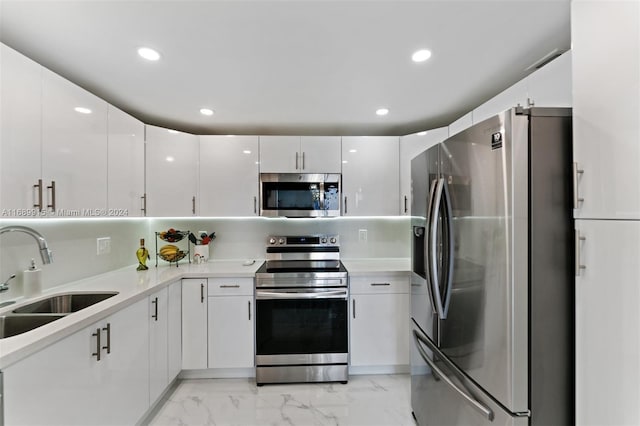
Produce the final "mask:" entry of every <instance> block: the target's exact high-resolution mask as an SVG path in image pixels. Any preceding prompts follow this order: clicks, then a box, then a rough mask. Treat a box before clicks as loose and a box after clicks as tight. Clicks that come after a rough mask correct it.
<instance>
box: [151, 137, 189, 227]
mask: <svg viewBox="0 0 640 426" xmlns="http://www.w3.org/2000/svg"><path fill="white" fill-rule="evenodd" d="M145 132H146V154H145V155H146V158H145V168H146V171H145V172H146V175H147V177H146V191H147V216H177V217H186V216H194V215H195V214H196V203H197V200H196V193H197V182H198V137H197V136H195V135H190V134H188V133H182V132H177V133H176V132H175V130H169V129H164V128H161V127H155V126H149V125H147V126H145Z"/></svg>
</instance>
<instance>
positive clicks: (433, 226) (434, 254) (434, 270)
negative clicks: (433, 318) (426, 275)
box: [429, 178, 447, 320]
mask: <svg viewBox="0 0 640 426" xmlns="http://www.w3.org/2000/svg"><path fill="white" fill-rule="evenodd" d="M443 186H444V179H443V178H440V179H439V180H438V186H437V188H436V195H435V202H434V206H433V211H432V214H431V217H430V222H431V223H430V226H429V227H430V230H429V244H430V246H431V253H430V254H431V256H430V257H431V259H430V262H431V263H430V269H431V276H432V280H431V288H432V289H433V298H434V302H435V305H436V311H437V313H438V318H439V319H441V320H443V319H446V318H447V317H446V315H445V313H444V306H443V304H442V295H441V294H440V271H438V222H439V220H438V219H439V218H440V205H441V203H442V192H443Z"/></svg>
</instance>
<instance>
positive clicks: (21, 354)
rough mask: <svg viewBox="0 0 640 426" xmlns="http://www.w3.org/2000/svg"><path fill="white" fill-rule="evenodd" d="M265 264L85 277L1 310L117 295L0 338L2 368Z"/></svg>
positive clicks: (394, 265)
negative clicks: (53, 299)
mask: <svg viewBox="0 0 640 426" xmlns="http://www.w3.org/2000/svg"><path fill="white" fill-rule="evenodd" d="M262 262H263V260H262V259H260V260H256V261H255V263H253V264H251V265H244V263H245V262H244V260H213V261H209V262H207V263H201V264H195V263H191V264H190V263H181V264H180V265H179V267H177V268H176V267H175V266H160V267H157V268H156V267H153V266H151V267H150V268H149V270H147V271H136V265H132V266H128V267H125V268H122V269H117V270H115V271H111V272H107V273H104V274H101V275H96V276H93V277H89V278H85V279H82V280H79V281H76V282H72V283H69V284H67V285H64V286H59V287H55V288H53V289H49V290H47V291H45V292H43V293H42V294H41V295H39V296H36V297H33V298H30V299H25V300H19V301H18V303H16V304H14V305H9V306H7V307H5V308H2V309H0V315H2V314H3V313H8V312H11V311H12V310H13V309H15V308H17V307H19V306H21V305H24V304H27V303H31V302H34V301H37V300H39V299H42V298H45V297H48V296H51V295H55V294H62V293H67V292H70V291H88V292H96V291H101V292H102V291H104V292H109V291H117V292H118V294H117V295H115V296H113V297H110V298H109V299H106V300H104V301H102V302H100V303H98V304H96V305H93V306H90V307H88V308H86V309H83V310H81V311H78V312H73V313H72V314H69V315H67V316H65V317H63V318H61V319H59V320H56V321H53V322H51V323H49V324H46V325H43V326H41V327H38V328H36V329H34V330H31V331H29V332H27V333H23V334H19V335H17V336H13V337H8V338H5V339H0V369H3V368H6V367H7V366H9V365H11V364H13V363H15V362H16V361H19V360H20V359H22V358H25V357H27V356H29V355H31V354H32V353H35V352H37V351H39V350H40V349H43V348H45V347H47V346H49V345H51V344H52V343H54V342H56V341H58V340H61V339H63V338H65V337H67V336H70V335H71V334H73V333H75V332H76V331H79V330H82V329H83V328H85V327H88V326H90V325H91V324H93V323H95V322H97V321H100V320H102V319H104V318H106V317H108V316H109V315H111V314H113V313H115V312H117V311H119V310H121V309H123V308H124V307H126V306H128V305H131V304H133V303H135V302H137V301H139V300H142V299H144V298H145V297H147V296H149V295H150V294H152V293H154V292H155V291H157V290H160V289H162V288H163V287H165V286H167V285H169V284H170V283H173V282H175V281H177V280H180V279H182V278H209V277H253V276H254V275H255V272H256V270H257V269H258V268H259V267H260V266H261V265H262ZM343 263H344V265H345V267H346V268H347V271H349V274H350V275H371V273H376V272H408V271H410V268H411V265H410V261H409V259H408V258H378V259H345V260H343Z"/></svg>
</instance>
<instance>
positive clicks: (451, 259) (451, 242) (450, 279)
mask: <svg viewBox="0 0 640 426" xmlns="http://www.w3.org/2000/svg"><path fill="white" fill-rule="evenodd" d="M442 182H443V193H444V203H445V213H446V215H447V236H448V249H449V250H448V254H447V256H446V257H445V259H446V261H447V276H446V282H447V289H446V294H445V296H444V308H443V313H444V315H443V317H442V319H446V318H447V314H448V313H449V305H450V304H451V290H452V287H453V266H454V264H453V263H454V257H453V255H454V250H455V240H454V236H453V211H452V209H451V195H450V194H449V185H447V183H446V182H445V180H444V179H442Z"/></svg>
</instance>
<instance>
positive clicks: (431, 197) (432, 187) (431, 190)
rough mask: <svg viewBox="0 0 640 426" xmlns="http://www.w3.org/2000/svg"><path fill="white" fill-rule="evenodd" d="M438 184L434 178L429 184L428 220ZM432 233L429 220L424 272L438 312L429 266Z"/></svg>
mask: <svg viewBox="0 0 640 426" xmlns="http://www.w3.org/2000/svg"><path fill="white" fill-rule="evenodd" d="M437 186H438V180H437V179H433V180H432V181H431V185H430V186H429V198H427V220H428V219H430V218H431V216H432V215H433V206H434V199H435V196H436V188H437ZM430 235H431V226H430V225H429V223H428V222H427V224H426V228H425V235H424V269H425V271H424V273H425V277H426V278H427V289H428V292H429V301H430V302H431V308H432V309H433V312H437V310H436V302H435V300H434V297H435V295H434V293H433V290H432V282H433V275H432V273H431V268H430V267H429V262H431V256H432V254H431V245H430V244H429V240H430Z"/></svg>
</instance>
